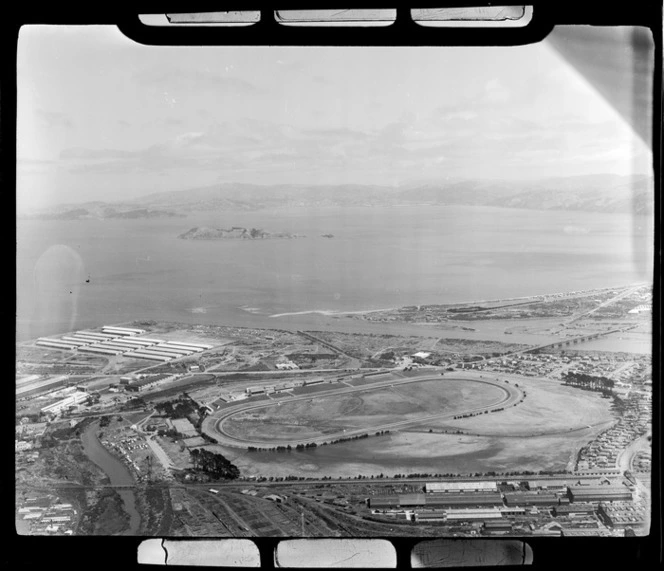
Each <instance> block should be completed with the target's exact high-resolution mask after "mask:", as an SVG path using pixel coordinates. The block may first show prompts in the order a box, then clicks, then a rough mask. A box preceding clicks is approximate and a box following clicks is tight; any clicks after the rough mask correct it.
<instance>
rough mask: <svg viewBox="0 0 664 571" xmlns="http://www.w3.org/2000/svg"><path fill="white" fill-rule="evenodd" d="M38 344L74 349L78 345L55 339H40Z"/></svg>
mask: <svg viewBox="0 0 664 571" xmlns="http://www.w3.org/2000/svg"><path fill="white" fill-rule="evenodd" d="M37 345H43V346H45V347H53V348H55V349H74V348H76V345H72V344H70V343H65V342H64V341H57V340H55V339H38V340H37Z"/></svg>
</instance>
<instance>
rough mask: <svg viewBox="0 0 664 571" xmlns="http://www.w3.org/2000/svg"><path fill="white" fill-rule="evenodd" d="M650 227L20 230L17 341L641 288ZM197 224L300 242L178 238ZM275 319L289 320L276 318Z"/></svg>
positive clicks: (482, 211) (322, 319)
mask: <svg viewBox="0 0 664 571" xmlns="http://www.w3.org/2000/svg"><path fill="white" fill-rule="evenodd" d="M649 224H650V222H649V220H648V219H645V218H643V219H641V218H637V217H634V216H631V215H622V214H599V213H587V212H557V211H556V212H552V211H546V212H539V211H530V210H518V209H502V208H489V207H468V206H452V207H441V206H437V207H431V206H408V207H375V208H359V207H357V208H356V207H354V208H327V209H326V208H320V209H316V210H312V209H288V210H283V211H278V210H277V211H271V212H263V211H257V212H222V213H215V214H209V213H200V214H189V216H188V217H187V218H174V219H170V218H169V219H157V220H106V221H92V220H80V221H42V220H19V221H18V226H17V291H18V292H19V295H18V298H17V336H18V340H19V341H20V340H27V339H33V338H36V337H38V336H42V335H51V334H57V333H63V332H66V331H71V330H74V329H78V328H83V327H96V326H99V325H100V324H102V323H109V322H111V323H119V322H124V321H129V320H134V319H158V320H170V321H181V322H188V323H213V324H228V325H236V326H249V327H272V328H280V327H282V326H285V327H296V328H299V327H301V328H306V327H307V326H311V325H315V324H316V323H327V324H329V323H334V317H331V316H329V315H324V314H311V313H306V314H299V312H307V311H312V310H314V311H328V312H343V311H364V310H371V309H381V308H389V307H400V306H405V305H418V304H432V303H454V302H463V301H469V300H473V299H500V298H510V297H519V296H527V295H537V294H542V293H549V292H555V291H571V290H580V289H589V288H599V287H607V286H609V287H610V286H619V285H624V284H629V283H636V282H643V281H650V280H651V278H652V267H651V266H652V261H651V260H652V245H651V241H652V240H651V237H650V236H651V234H650V232H651V228H650V226H649ZM206 225H207V226H214V227H225V228H228V227H230V226H244V227H248V228H251V227H257V228H263V229H266V230H269V231H275V232H290V233H296V234H304V235H305V236H306V237H305V238H297V239H268V240H260V241H253V240H246V241H245V240H222V241H194V240H181V239H178V235H179V234H181V233H183V232H185V231H186V230H188V229H189V228H191V227H194V226H206ZM570 228H574V229H577V230H576V231H574V232H571V231H570V230H569V229H570ZM579 228H582V229H583V232H580V231H578V229H579ZM322 234H332V235H333V236H334V237H333V238H325V237H323V236H322ZM284 313H295V315H285V316H284V315H282V316H281V317H273V316H274V315H281V314H284Z"/></svg>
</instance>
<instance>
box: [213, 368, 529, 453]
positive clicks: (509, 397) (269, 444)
mask: <svg viewBox="0 0 664 571" xmlns="http://www.w3.org/2000/svg"><path fill="white" fill-rule="evenodd" d="M433 380H437V381H441V382H446V381H449V380H453V381H462V382H469V383H484V384H488V385H493V386H495V387H498V388H499V389H501V390H502V391H503V393H504V395H503V397H502V398H501V399H500V400H497V401H496V402H493V403H491V404H489V405H486V406H482V407H474V408H469V409H466V410H454V411H446V412H440V413H437V414H430V415H427V416H419V417H417V418H416V419H407V420H401V421H396V422H390V423H387V424H380V425H375V426H366V427H364V428H357V429H352V430H348V429H347V430H346V431H343V430H340V431H339V432H336V433H334V434H325V435H321V436H317V437H314V438H300V439H295V440H283V441H282V440H279V441H261V440H245V439H243V438H238V437H235V436H231V435H230V434H227V433H226V432H224V430H223V423H224V421H225V420H227V419H228V418H230V417H232V416H234V415H236V414H238V413H241V412H247V411H249V410H256V409H261V408H268V407H272V406H278V405H277V403H276V402H274V401H267V402H266V401H261V402H259V403H253V404H252V403H246V404H244V405H242V404H240V405H238V406H233V407H231V408H227V409H223V410H220V411H218V412H215V413H213V414H211V415H210V416H208V417H206V418H205V420H203V424H202V426H201V430H202V431H203V432H204V433H206V434H207V435H209V436H211V437H212V438H214V439H215V440H216V441H217V442H218V443H219V444H221V445H223V446H230V447H233V448H247V447H248V446H255V447H257V448H273V447H274V446H288V445H291V446H293V447H294V446H296V445H297V444H310V443H315V444H317V445H318V444H322V443H323V442H330V441H331V440H336V439H339V438H350V437H352V436H359V435H361V434H367V433H371V432H377V431H380V430H392V429H395V428H403V427H405V426H409V425H412V424H420V423H422V422H425V421H427V420H451V419H452V418H453V417H454V416H457V415H460V414H469V413H477V412H484V411H485V410H491V409H492V408H495V407H496V406H510V405H512V404H515V403H517V402H518V401H519V400H521V397H522V393H521V391H520V390H519V389H518V388H516V387H515V386H514V385H512V384H506V383H504V382H500V381H493V380H490V379H478V378H451V377H444V378H441V377H440V375H436V376H426V377H410V378H407V379H400V380H394V379H393V380H390V381H384V382H377V383H373V384H371V385H363V386H359V387H349V386H347V385H345V386H344V387H343V388H337V389H331V390H329V391H325V392H321V393H316V394H310V395H301V396H296V397H293V398H290V399H288V401H285V402H293V401H298V400H311V399H312V398H317V397H322V396H325V397H328V396H335V395H344V394H349V393H354V392H363V391H371V390H376V389H379V388H385V387H391V386H395V385H406V384H410V383H422V382H425V381H433ZM282 402H283V401H282Z"/></svg>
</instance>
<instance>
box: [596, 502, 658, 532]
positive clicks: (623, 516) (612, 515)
mask: <svg viewBox="0 0 664 571" xmlns="http://www.w3.org/2000/svg"><path fill="white" fill-rule="evenodd" d="M597 515H598V517H599V519H600V520H601V521H602V523H604V524H605V525H607V526H609V527H613V528H618V529H624V528H626V527H631V528H635V527H636V528H640V527H646V526H647V525H648V523H649V522H648V520H647V517H646V513H645V512H644V511H643V510H639V509H637V508H636V507H635V506H633V505H631V504H624V503H622V502H621V503H618V504H608V505H607V504H605V503H600V504H599V506H598V507H597Z"/></svg>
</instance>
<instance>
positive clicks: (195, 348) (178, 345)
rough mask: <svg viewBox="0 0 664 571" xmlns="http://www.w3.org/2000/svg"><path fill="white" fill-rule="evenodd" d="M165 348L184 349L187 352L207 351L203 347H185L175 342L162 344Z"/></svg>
mask: <svg viewBox="0 0 664 571" xmlns="http://www.w3.org/2000/svg"><path fill="white" fill-rule="evenodd" d="M162 343H163V344H164V345H165V346H167V347H169V348H172V349H184V350H185V351H189V352H194V353H200V352H202V351H205V349H204V348H203V347H194V346H192V345H183V344H182V343H176V342H175V341H166V342H162Z"/></svg>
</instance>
